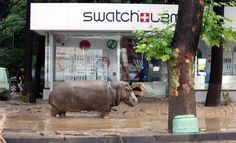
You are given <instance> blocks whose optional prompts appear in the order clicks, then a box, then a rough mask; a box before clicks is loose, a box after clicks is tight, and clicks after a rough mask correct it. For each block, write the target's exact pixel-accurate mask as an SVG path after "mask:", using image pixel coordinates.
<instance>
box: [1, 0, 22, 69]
mask: <svg viewBox="0 0 236 143" xmlns="http://www.w3.org/2000/svg"><path fill="white" fill-rule="evenodd" d="M25 14H26V0H20V1H19V2H18V3H17V4H16V5H14V6H13V7H12V8H11V10H10V11H9V14H8V15H7V17H6V18H4V19H2V21H0V67H8V66H9V65H11V66H12V67H14V68H18V67H19V66H21V65H22V64H23V55H24V27H25Z"/></svg>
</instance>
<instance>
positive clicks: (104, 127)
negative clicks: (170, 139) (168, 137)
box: [3, 113, 236, 134]
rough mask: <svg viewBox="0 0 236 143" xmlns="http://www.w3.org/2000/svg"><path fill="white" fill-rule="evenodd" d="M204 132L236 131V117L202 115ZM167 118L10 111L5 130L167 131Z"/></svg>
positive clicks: (26, 131)
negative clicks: (206, 116)
mask: <svg viewBox="0 0 236 143" xmlns="http://www.w3.org/2000/svg"><path fill="white" fill-rule="evenodd" d="M198 121H199V128H200V131H201V132H211V131H236V118H199V120H198ZM167 123H168V122H167V118H159V117H158V116H152V115H150V116H148V115H147V116H141V117H140V116H136V117H132V118H131V117H127V118H125V117H121V116H119V117H111V118H109V119H103V118H100V117H99V116H94V114H92V115H90V114H87V115H86V116H81V114H79V116H71V115H70V114H69V116H68V117H66V118H59V117H56V118H54V117H51V116H49V113H47V114H43V113H35V114H29V113H12V114H8V115H7V117H6V121H5V123H4V130H3V133H5V134H10V133H22V134H23V133H26V134H27V133H37V132H55V131H59V132H60V131H62V132H68V131H72V132H87V131H100V132H108V133H112V132H121V133H128V132H131V131H132V132H134V131H149V132H152V133H167Z"/></svg>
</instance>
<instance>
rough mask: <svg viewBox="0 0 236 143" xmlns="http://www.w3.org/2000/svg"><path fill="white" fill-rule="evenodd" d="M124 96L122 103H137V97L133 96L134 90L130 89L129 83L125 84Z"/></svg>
mask: <svg viewBox="0 0 236 143" xmlns="http://www.w3.org/2000/svg"><path fill="white" fill-rule="evenodd" d="M124 90H125V97H124V99H123V101H124V103H125V104H127V105H129V106H135V105H136V104H137V103H138V99H137V97H136V96H135V94H134V92H133V91H132V88H131V87H130V85H129V84H125V88H124Z"/></svg>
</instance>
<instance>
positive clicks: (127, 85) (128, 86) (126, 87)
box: [124, 83, 132, 91]
mask: <svg viewBox="0 0 236 143" xmlns="http://www.w3.org/2000/svg"><path fill="white" fill-rule="evenodd" d="M124 87H125V89H126V90H129V91H132V88H131V86H130V84H128V83H125V84H124Z"/></svg>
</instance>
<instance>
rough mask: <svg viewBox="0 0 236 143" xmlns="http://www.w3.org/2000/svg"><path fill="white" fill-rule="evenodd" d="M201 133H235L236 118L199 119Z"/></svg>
mask: <svg viewBox="0 0 236 143" xmlns="http://www.w3.org/2000/svg"><path fill="white" fill-rule="evenodd" d="M199 123H200V124H199V125H200V130H201V131H232V130H234V131H236V118H205V119H199Z"/></svg>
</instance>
